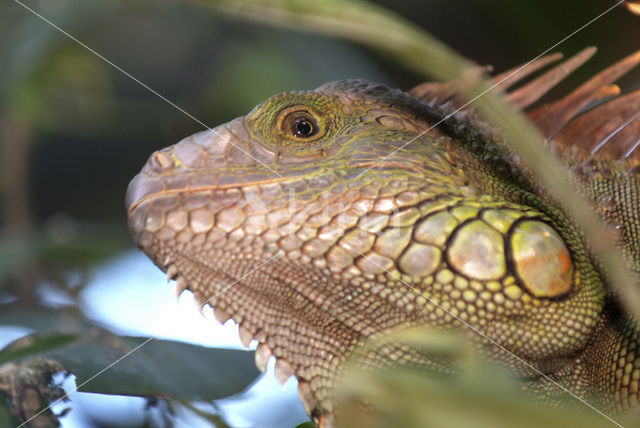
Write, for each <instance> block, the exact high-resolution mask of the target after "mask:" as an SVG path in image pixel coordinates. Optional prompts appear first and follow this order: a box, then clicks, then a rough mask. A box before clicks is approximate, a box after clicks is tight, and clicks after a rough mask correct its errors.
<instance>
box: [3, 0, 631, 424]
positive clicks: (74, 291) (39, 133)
mask: <svg viewBox="0 0 640 428" xmlns="http://www.w3.org/2000/svg"><path fill="white" fill-rule="evenodd" d="M376 3H378V4H380V5H382V6H385V7H387V8H388V9H390V10H392V11H394V12H395V13H397V14H399V15H401V16H403V17H405V18H408V19H409V20H411V21H413V22H414V23H416V24H418V25H419V26H421V27H422V28H424V29H426V30H427V31H428V32H430V33H431V34H433V35H434V36H436V37H437V38H439V39H440V40H442V41H444V42H445V43H446V44H448V45H450V46H451V47H453V48H454V49H456V50H457V51H458V52H460V53H461V54H463V55H465V56H466V57H468V58H470V59H472V60H474V61H476V62H477V63H479V64H491V65H493V66H494V69H495V70H496V71H502V70H504V69H506V68H510V67H512V66H515V65H517V64H521V63H524V62H526V61H528V60H530V59H532V58H533V57H535V56H537V55H538V54H540V53H541V52H543V51H544V50H546V49H547V48H549V47H550V46H552V45H553V44H555V43H556V42H558V41H559V40H561V39H562V38H564V37H565V36H567V35H569V34H570V33H572V32H573V31H575V30H577V29H578V28H580V27H581V26H583V25H584V24H585V23H587V22H588V21H590V20H592V19H593V18H595V17H596V16H597V15H599V14H600V13H602V12H603V11H604V10H606V9H607V8H609V7H610V6H612V5H613V4H614V3H613V2H612V1H608V0H580V1H563V2H558V1H550V0H522V1H518V2H514V1H510V0H483V1H478V0H427V1H417V0H393V1H392V0H382V1H377V2H376ZM24 4H25V5H27V6H28V7H30V8H32V9H33V10H35V11H36V12H37V13H39V14H41V15H42V16H43V17H44V18H46V19H48V20H50V21H51V22H52V23H54V24H56V25H58V26H59V27H60V28H62V29H64V31H66V32H68V33H69V34H70V35H73V36H74V37H75V38H77V39H78V40H79V41H81V42H82V43H84V44H86V45H87V46H88V47H90V48H91V49H94V50H95V51H97V52H98V53H100V54H101V55H103V56H104V57H105V58H107V59H108V60H109V61H112V62H113V63H114V64H116V65H117V66H118V67H120V68H122V69H123V70H125V71H126V72H127V73H130V74H131V75H132V76H134V77H135V78H137V79H139V80H140V81H141V82H143V83H144V84H145V85H147V86H148V87H149V88H152V89H153V90H155V91H157V92H158V93H160V94H162V95H163V96H165V97H166V98H168V99H169V100H171V101H172V102H174V103H175V104H177V105H178V106H180V107H181V108H182V109H184V110H185V111H186V112H188V113H189V114H190V115H192V116H193V117H194V118H196V119H197V120H199V121H201V122H204V123H205V124H207V125H209V126H212V127H213V126H216V125H218V124H220V123H222V122H226V121H229V120H231V119H233V118H234V117H237V116H239V115H243V114H246V113H247V112H248V111H249V110H251V109H252V108H253V107H254V106H255V105H256V104H258V103H259V102H261V101H263V100H264V99H265V98H267V97H269V96H271V95H273V94H275V93H277V92H282V91H290V90H299V89H311V88H315V87H317V86H319V85H320V84H322V83H324V82H326V81H330V80H338V79H345V78H355V77H361V78H366V79H369V80H373V81H377V82H381V83H385V84H387V85H390V86H394V87H399V88H401V89H405V90H408V89H409V88H411V87H412V86H414V85H416V84H418V83H420V82H421V81H423V79H422V78H420V77H419V76H417V75H415V74H412V73H411V72H408V71H407V70H405V69H403V68H401V67H400V66H398V65H397V64H394V62H393V61H392V60H391V59H390V58H389V57H386V56H384V55H380V54H378V53H376V52H373V51H371V50H368V49H363V48H361V47H359V46H357V45H353V44H350V43H346V42H343V41H340V40H336V39H330V38H325V37H320V36H315V35H312V34H302V33H298V32H293V31H288V30H282V29H277V28H273V27H268V26H264V25H259V24H255V23H251V22H246V21H242V20H240V19H232V18H230V17H228V16H225V15H223V14H220V13H219V12H217V11H216V10H214V9H211V8H208V7H206V6H203V5H202V4H193V3H190V2H186V1H179V0H155V1H151V0H135V1H125V0H121V1H118V0H111V1H99V0H42V1H33V0H24ZM381 31H384V29H381ZM588 45H596V46H598V47H599V49H600V50H599V52H598V54H597V55H596V56H595V57H594V58H593V59H592V60H591V61H589V62H588V63H587V65H585V66H583V67H582V68H581V69H580V70H578V71H577V72H576V73H575V74H574V75H573V76H572V77H571V78H569V79H567V81H566V82H564V83H562V84H561V85H559V87H558V88H557V89H554V90H553V91H552V94H551V95H550V96H554V95H555V96H558V95H559V94H562V93H564V92H566V91H567V90H569V89H571V88H573V87H574V86H575V85H577V84H578V83H579V82H581V81H583V80H584V79H586V78H588V77H589V76H590V75H592V74H593V73H595V72H597V71H599V70H600V69H602V68H604V67H605V66H607V65H609V64H610V63H612V62H613V61H615V60H617V59H619V58H621V57H623V56H625V55H627V54H629V53H631V52H633V51H634V50H637V49H640V17H638V16H636V15H633V14H631V13H629V11H628V10H627V9H625V8H624V7H618V8H616V9H614V10H613V11H611V12H610V13H608V14H606V15H605V16H603V17H602V18H601V19H599V20H597V21H596V22H595V23H593V24H591V25H589V26H587V27H586V28H584V29H583V30H582V31H580V32H578V33H577V34H576V35H574V36H573V37H571V38H570V39H569V40H567V41H566V42H564V43H562V44H561V45H560V46H558V47H557V48H556V49H554V51H561V52H564V53H565V54H566V55H572V54H574V53H576V52H577V51H579V50H580V49H582V48H584V47H585V46H588ZM0 64H2V66H1V67H0V222H1V223H0V303H1V305H0V346H5V345H7V344H8V343H9V342H11V341H12V340H15V339H18V338H20V337H22V336H25V335H27V334H29V333H32V332H34V331H37V330H40V329H41V328H40V327H38V326H39V325H45V326H46V325H47V324H50V325H53V324H55V325H59V324H58V321H59V317H60V316H61V314H67V313H73V316H74V317H75V318H74V319H75V320H76V321H78V320H79V321H80V323H86V324H87V325H95V326H98V327H99V328H101V329H104V330H105V331H107V332H111V333H115V334H116V335H129V336H140V337H149V336H157V337H159V338H165V339H171V340H176V341H183V342H188V343H193V344H200V345H206V346H217V347H230V348H238V349H239V348H240V347H241V346H240V344H239V341H238V340H237V337H236V335H235V332H234V328H233V326H232V325H225V326H224V327H221V326H220V325H219V323H217V321H215V320H214V319H213V317H212V316H211V314H209V313H205V317H202V316H201V315H200V314H199V312H198V311H197V309H196V307H195V304H193V301H192V299H191V296H189V295H188V293H186V294H185V295H183V296H182V297H181V298H180V299H179V301H176V299H175V296H174V293H173V287H172V286H167V285H166V284H165V281H164V278H163V275H162V274H161V272H160V271H159V270H157V269H156V268H155V267H154V266H153V265H152V264H151V262H150V261H148V260H147V259H146V258H145V257H144V256H143V255H141V254H139V253H138V252H137V251H136V250H135V246H134V243H133V241H132V239H131V238H130V237H129V235H128V231H127V226H126V213H125V209H124V193H125V190H126V186H127V184H128V182H129V181H130V180H131V178H133V176H134V175H135V174H136V173H137V172H138V171H139V169H140V168H141V167H142V165H143V164H144V162H145V161H146V159H147V157H148V156H149V155H150V154H151V153H152V152H153V151H154V150H157V149H160V148H162V147H165V146H167V145H170V144H173V143H174V142H177V141H178V140H180V139H182V138H183V137H185V136H187V135H190V134H193V133H195V132H198V131H201V130H202V129H203V127H202V125H201V124H199V123H198V122H197V121H196V120H194V119H193V118H191V117H189V116H188V115H186V114H184V113H183V112H181V111H179V110H178V109H176V108H175V107H174V106H172V105H170V104H169V103H167V102H165V101H163V100H162V99H161V98H159V97H158V96H157V95H155V94H154V93H152V92H151V91H149V90H148V89H146V88H144V87H143V86H141V85H140V84H139V83H137V82H135V81H134V80H132V79H131V78H130V77H128V76H126V75H125V74H123V73H122V72H121V71H119V70H116V69H114V68H113V67H112V66H111V65H109V64H108V63H107V62H106V61H104V60H103V59H101V58H99V57H98V56H96V55H95V54H94V53H92V52H90V51H89V50H88V49H86V48H85V47H83V46H80V45H79V44H78V43H76V42H75V41H73V40H71V39H70V38H69V37H67V36H65V35H64V34H62V33H61V32H59V31H58V30H56V29H55V28H53V27H52V26H51V25H49V24H48V23H46V22H44V21H43V20H42V19H40V18H39V17H37V16H35V15H34V14H33V13H32V12H30V11H28V10H27V9H25V8H24V7H23V6H21V5H20V4H18V3H17V2H15V1H4V2H2V4H0ZM619 84H620V86H621V87H622V89H623V91H624V92H628V91H631V90H633V89H638V88H640V70H635V71H634V72H632V73H630V74H629V75H627V76H625V77H624V78H623V79H621V80H620V82H619ZM42 329H44V327H42ZM0 361H2V362H3V360H2V358H1V357H0ZM172 367H173V368H174V370H176V371H179V370H180V368H179V367H177V366H172ZM105 376H108V373H105ZM56 380H57V381H58V382H64V386H65V387H66V388H67V390H71V389H73V387H74V385H75V384H74V381H73V378H72V377H71V378H69V377H68V378H66V380H63V377H61V376H58V377H57V378H56ZM1 389H2V382H1V381H0V390H1ZM296 397H297V392H296V387H295V382H293V381H289V383H288V384H287V385H286V387H284V388H283V387H280V386H278V385H277V384H276V382H275V380H274V379H273V374H272V373H271V374H267V375H266V377H264V376H263V377H262V378H260V379H259V380H258V381H257V383H254V386H253V387H252V389H251V390H249V391H248V392H245V393H244V394H242V395H241V396H240V397H239V398H235V399H225V400H222V401H220V402H218V403H217V405H216V406H217V407H215V408H214V406H211V405H209V406H208V407H207V406H204V407H202V406H203V405H201V406H200V407H199V409H203V408H204V409H205V410H206V411H207V412H209V411H211V412H214V413H215V412H216V411H220V412H222V413H221V414H222V417H223V418H224V420H226V423H227V424H229V425H230V426H238V427H240V426H260V427H293V426H296V425H297V424H298V423H301V422H303V421H305V420H306V419H307V418H306V416H305V414H304V412H303V411H302V408H301V406H300V405H299V404H298V402H297V398H296ZM1 398H2V395H1V393H0V399H1ZM5 398H6V397H5ZM71 398H72V400H71V401H70V402H65V403H60V404H59V405H57V406H56V407H55V410H56V411H57V412H62V411H63V410H64V409H67V408H70V409H71V410H70V411H68V413H66V416H64V417H62V418H61V419H60V421H61V423H62V425H63V426H65V427H78V426H80V427H85V426H86V427H107V426H112V427H115V426H118V427H134V426H136V427H137V426H172V425H175V426H199V425H196V424H201V426H210V425H208V422H206V421H205V418H203V417H202V415H200V416H198V415H197V413H198V411H195V410H194V409H190V410H189V406H188V405H185V403H182V404H183V406H182V407H181V409H182V410H175V409H173V408H170V407H171V406H168V407H167V405H166V403H165V404H164V405H163V404H158V403H155V402H149V401H148V400H144V399H133V400H131V399H122V398H119V397H115V396H105V395H92V394H80V393H76V394H72V396H71ZM5 404H6V400H5ZM0 405H2V400H0ZM216 409H217V410H216ZM0 417H1V415H0ZM214 419H215V418H214ZM214 419H211V418H210V420H214ZM0 420H1V419H0ZM214 422H215V421H214ZM217 423H218V424H219V425H220V426H223V424H224V423H223V422H220V421H218V422H217ZM163 424H164V425H163ZM0 425H2V424H1V423H0Z"/></svg>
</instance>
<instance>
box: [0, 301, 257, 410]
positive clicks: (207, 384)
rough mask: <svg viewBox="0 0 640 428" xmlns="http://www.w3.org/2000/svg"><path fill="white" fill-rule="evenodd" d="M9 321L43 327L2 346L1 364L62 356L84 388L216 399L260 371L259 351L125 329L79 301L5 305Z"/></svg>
mask: <svg viewBox="0 0 640 428" xmlns="http://www.w3.org/2000/svg"><path fill="white" fill-rule="evenodd" d="M2 324H4V325H21V326H27V327H31V328H33V329H36V330H39V331H38V332H37V333H34V334H31V335H28V336H26V337H23V338H21V339H18V340H16V341H14V342H13V343H12V344H10V345H9V346H8V347H7V348H5V349H4V350H2V351H0V364H2V363H5V362H8V361H15V360H18V359H20V360H25V359H46V360H49V361H55V362H57V363H59V364H60V365H61V366H62V367H64V369H65V370H67V371H69V372H71V373H73V374H75V375H76V383H77V385H79V386H81V387H80V388H79V389H80V390H81V391H87V392H96V393H101V394H120V395H139V396H169V397H172V398H175V399H181V400H202V401H210V400H214V399H219V398H224V397H228V396H229V395H233V394H236V393H238V392H241V391H243V390H244V389H245V388H246V387H247V386H249V385H250V384H251V383H252V382H253V381H254V380H255V379H256V378H257V377H258V375H259V374H260V372H259V371H258V369H257V368H256V365H255V363H254V357H253V352H250V351H239V350H233V349H219V348H206V347H203V346H197V345H191V344H187V343H181V342H176V341H170V340H158V339H155V338H139V337H121V336H117V335H115V334H113V333H110V332H108V331H106V330H103V329H101V328H99V327H98V326H96V325H94V324H92V323H91V322H90V321H89V320H87V319H86V318H84V316H83V315H82V314H80V313H79V312H78V311H77V310H75V309H73V308H69V309H59V310H52V309H48V308H41V307H37V306H23V305H17V304H9V305H0V325H2ZM106 367H109V368H108V369H107V370H105V371H104V372H103V373H101V374H100V375H98V376H95V375H96V374H98V373H99V372H101V371H102V370H103V369H105V368H106ZM85 382H86V385H83V384H84V383H85Z"/></svg>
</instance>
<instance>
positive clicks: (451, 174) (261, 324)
mask: <svg viewBox="0 0 640 428" xmlns="http://www.w3.org/2000/svg"><path fill="white" fill-rule="evenodd" d="M444 109H445V110H446V107H444ZM443 111H444V110H439V109H438V108H435V107H434V106H433V105H429V104H427V103H425V102H422V101H419V100H417V99H415V98H413V97H411V96H409V95H408V94H406V93H403V92H401V91H398V90H392V89H389V88H387V87H384V86H382V85H375V84H371V83H368V82H364V81H343V82H337V83H330V84H326V85H323V86H321V87H320V88H318V89H316V90H315V91H305V92H288V93H283V94H279V95H276V96H274V97H272V98H270V99H269V100H267V101H265V102H264V103H262V104H260V105H259V106H257V107H256V108H255V109H254V110H252V111H251V112H250V113H249V114H248V115H247V116H246V117H243V118H238V119H235V120H233V121H231V122H229V123H227V124H224V125H221V126H219V127H217V128H215V129H212V130H208V131H204V132H200V133H198V134H195V135H193V136H191V137H188V138H186V139H184V140H182V141H180V142H179V143H177V144H175V145H173V146H170V147H167V148H165V149H162V150H160V151H158V152H156V153H154V154H153V155H152V156H151V158H150V159H149V161H148V162H147V164H146V165H145V166H144V168H143V170H142V171H141V173H140V174H138V175H137V176H136V177H135V178H134V180H133V181H132V182H131V184H130V185H129V189H128V192H127V208H128V210H129V225H130V229H131V231H132V233H133V235H134V237H135V239H136V242H137V243H138V245H139V246H140V248H142V250H143V251H144V252H145V253H146V254H147V255H148V256H149V257H150V258H151V259H152V260H153V261H154V262H155V263H156V264H157V265H158V266H159V267H160V268H161V269H163V270H164V271H166V272H167V274H168V276H169V277H171V278H174V279H177V282H178V287H179V289H180V290H184V289H189V290H191V291H192V292H193V293H194V294H195V296H196V298H197V299H198V301H199V302H201V303H202V304H205V303H208V304H210V305H211V306H213V307H214V311H215V314H216V316H217V318H218V319H219V320H220V321H225V320H227V319H228V318H233V319H234V320H235V321H236V322H237V323H238V324H239V325H240V334H241V337H242V339H243V341H245V342H246V343H249V342H250V341H251V340H252V339H256V340H257V341H258V342H259V345H258V348H257V351H256V362H257V364H258V366H259V367H260V368H262V369H264V367H265V364H266V361H267V359H268V358H269V357H270V356H271V355H275V357H276V358H277V363H276V374H277V375H278V377H279V378H280V379H281V380H286V379H287V378H288V377H289V376H290V375H292V374H295V375H296V377H297V378H298V380H299V381H300V394H301V397H302V401H303V403H304V405H305V407H306V409H307V411H308V412H309V413H310V414H313V415H315V416H318V415H319V414H320V413H323V412H330V411H331V408H332V405H331V400H330V388H331V386H332V383H333V379H334V377H335V376H336V375H337V374H338V373H339V368H340V367H341V365H342V363H343V362H344V361H345V359H346V358H347V357H349V355H350V354H351V353H352V351H353V349H354V348H355V347H356V346H359V345H361V344H363V343H364V342H365V341H366V340H367V339H370V338H376V337H381V336H384V335H385V334H388V333H389V332H391V331H393V330H395V329H403V328H408V327H414V326H416V325H423V326H428V327H434V328H450V327H461V328H463V329H465V330H466V331H468V332H469V333H470V337H473V338H474V339H477V340H478V342H482V343H485V344H488V348H489V351H490V352H491V353H492V354H493V355H495V356H496V357H497V358H499V359H501V360H503V361H504V362H505V363H506V364H507V365H509V366H511V367H512V368H514V369H515V370H516V371H517V372H518V373H520V374H523V375H533V374H534V372H533V371H532V370H531V367H527V366H525V365H522V364H521V363H520V362H518V361H516V360H514V358H513V356H512V355H511V353H513V354H515V355H517V356H518V357H519V358H522V359H524V360H525V361H527V363H530V364H532V365H533V366H534V367H535V368H536V369H537V370H542V371H545V372H550V371H553V370H559V369H561V368H562V367H564V365H565V364H566V363H567V362H568V361H571V360H572V359H573V358H574V356H575V355H576V353H577V352H579V351H580V349H582V348H583V347H584V346H585V344H586V343H587V341H588V340H589V337H590V334H591V333H592V331H593V329H594V326H595V325H596V322H597V320H598V317H599V314H600V312H601V310H602V306H603V301H604V290H603V287H602V284H601V282H600V280H599V276H598V274H597V272H596V271H595V269H594V267H593V265H592V264H591V263H590V261H589V259H588V256H587V254H586V251H585V250H584V248H583V246H582V243H581V240H580V239H579V237H578V236H577V235H576V234H575V232H574V231H573V230H572V229H571V228H570V227H568V223H567V221H566V219H564V217H563V216H562V215H561V214H560V213H559V211H558V210H556V209H554V208H553V207H552V206H551V205H550V204H548V203H546V202H544V201H543V200H542V199H541V198H539V197H538V196H536V195H534V194H533V193H531V191H530V190H529V187H528V185H527V184H526V179H523V178H522V177H521V176H519V175H518V172H517V171H516V170H515V169H514V166H513V165H512V164H511V163H510V161H509V158H508V156H506V155H505V154H504V152H503V150H502V149H501V148H500V145H499V144H498V142H496V141H494V139H493V138H494V136H493V133H492V132H490V131H489V130H487V129H485V128H484V127H483V126H482V125H481V124H480V122H477V121H475V119H469V120H466V119H462V118H459V117H458V118H456V119H454V118H452V119H450V120H447V121H446V122H445V125H446V126H445V127H444V128H439V127H435V128H434V125H435V124H436V123H437V122H438V121H439V120H440V118H442V117H443V116H444V113H443ZM450 129H455V132H448V131H447V130H450ZM393 352H395V353H396V355H393V356H392V357H391V358H392V359H395V360H403V359H404V360H407V361H411V360H412V358H414V356H412V354H411V352H408V351H402V350H399V349H397V350H395V351H393ZM387 357H389V355H387V356H380V357H379V358H380V361H382V360H383V359H384V358H387ZM372 358H374V359H375V358H378V357H375V356H374V357H372ZM374 365H375V364H374ZM314 412H315V413H314Z"/></svg>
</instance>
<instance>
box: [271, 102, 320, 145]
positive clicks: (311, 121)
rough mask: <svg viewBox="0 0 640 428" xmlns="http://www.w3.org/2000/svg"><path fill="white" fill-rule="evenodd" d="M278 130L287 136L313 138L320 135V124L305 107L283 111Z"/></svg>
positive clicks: (301, 138) (297, 138)
mask: <svg viewBox="0 0 640 428" xmlns="http://www.w3.org/2000/svg"><path fill="white" fill-rule="evenodd" d="M280 130H281V131H282V133H283V134H284V135H286V136H287V137H290V138H291V137H293V138H294V139H296V140H314V139H315V138H314V137H316V138H317V137H319V136H320V126H319V124H318V120H317V119H316V117H315V115H314V114H312V113H311V112H310V111H308V110H306V109H295V110H292V111H289V112H285V114H284V115H283V117H282V121H281V123H280Z"/></svg>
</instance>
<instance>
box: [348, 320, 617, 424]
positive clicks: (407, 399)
mask: <svg viewBox="0 0 640 428" xmlns="http://www.w3.org/2000/svg"><path fill="white" fill-rule="evenodd" d="M454 333H455V332H452V331H449V332H443V331H434V330H429V329H413V330H410V331H406V332H400V333H393V334H391V335H389V336H388V337H386V338H384V339H383V340H376V341H372V342H371V343H369V344H368V345H366V346H365V347H363V348H362V349H361V350H359V351H358V352H356V354H355V357H354V358H353V359H352V360H351V361H350V363H349V365H348V368H347V371H346V375H345V376H344V378H343V379H342V381H341V384H340V386H339V387H338V392H337V402H338V404H337V408H338V410H337V412H336V415H337V417H338V422H339V423H338V426H341V427H352V426H358V427H361V428H369V427H371V428H373V427H387V426H394V427H407V428H409V427H418V426H428V427H431V426H432V427H439V428H440V427H442V428H457V427H466V426H473V427H487V428H488V427H493V428H507V427H512V426H518V427H530V428H534V427H536V428H537V427H544V426H572V427H578V426H580V427H582V428H596V427H605V426H611V423H610V421H607V420H606V419H604V418H598V417H595V416H594V415H593V414H592V413H585V412H584V411H582V412H580V413H579V412H578V411H577V410H574V407H575V406H574V405H573V404H574V403H572V402H570V401H569V400H573V399H572V398H571V397H569V398H566V397H564V398H563V397H560V398H559V401H558V403H559V407H561V408H549V407H543V406H538V405H535V404H533V403H532V402H531V400H530V399H529V398H527V397H526V396H525V394H524V392H522V391H521V390H520V389H519V388H518V387H517V386H516V383H515V380H514V379H512V378H510V376H508V375H507V374H506V373H505V372H504V371H503V370H501V369H500V368H498V367H497V366H495V365H493V364H491V363H489V362H487V361H485V360H484V359H482V358H481V357H480V356H479V355H478V354H477V351H476V350H474V348H473V347H472V345H471V344H470V342H469V341H468V340H465V338H464V336H462V335H457V334H454ZM390 344H395V345H396V346H401V345H402V346H403V347H404V348H403V349H406V347H407V346H408V347H410V348H411V349H413V350H420V352H423V355H427V356H429V358H432V359H433V360H439V361H441V362H446V365H447V366H449V367H452V368H455V370H456V374H453V375H450V376H446V377H445V376H438V375H437V372H434V371H433V370H429V369H428V368H426V367H418V366H408V365H404V364H397V363H396V364H390V365H389V366H388V368H386V369H380V368H377V369H373V370H372V369H365V368H362V367H363V366H362V364H360V363H361V362H362V360H361V359H362V358H363V356H366V355H369V353H370V352H371V351H372V350H375V349H377V348H378V347H383V346H389V345H390ZM567 397H568V396H567ZM562 407H565V408H562ZM363 408H365V409H366V411H365V412H363V411H362V410H363ZM579 410H583V409H579Z"/></svg>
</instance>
